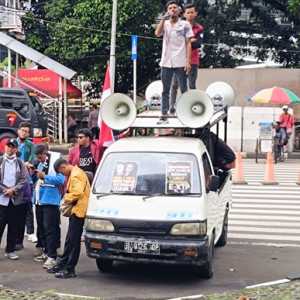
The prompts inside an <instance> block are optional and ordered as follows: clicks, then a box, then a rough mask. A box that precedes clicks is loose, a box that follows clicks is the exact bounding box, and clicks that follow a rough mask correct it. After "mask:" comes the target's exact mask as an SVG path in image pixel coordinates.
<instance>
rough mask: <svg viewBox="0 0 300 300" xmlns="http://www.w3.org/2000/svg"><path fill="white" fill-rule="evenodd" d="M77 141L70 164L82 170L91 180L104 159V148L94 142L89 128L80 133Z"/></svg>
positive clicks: (81, 130) (71, 151)
mask: <svg viewBox="0 0 300 300" xmlns="http://www.w3.org/2000/svg"><path fill="white" fill-rule="evenodd" d="M77 141H78V144H77V145H76V146H75V147H73V148H71V149H70V151H69V157H68V162H69V163H70V164H71V165H73V166H78V167H79V168H81V169H82V170H83V171H85V172H86V173H87V175H88V176H89V178H90V179H91V177H93V176H94V174H95V172H96V169H97V166H98V164H99V162H100V159H101V157H102V154H103V153H102V148H101V147H100V146H99V144H98V143H97V141H93V134H92V132H91V131H90V130H89V129H88V128H83V129H80V130H79V131H78V134H77Z"/></svg>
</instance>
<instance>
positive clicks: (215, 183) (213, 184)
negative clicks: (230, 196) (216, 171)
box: [209, 175, 220, 192]
mask: <svg viewBox="0 0 300 300" xmlns="http://www.w3.org/2000/svg"><path fill="white" fill-rule="evenodd" d="M219 185H220V177H219V176H217V175H211V176H210V177H209V191H210V192H217V191H218V189H219Z"/></svg>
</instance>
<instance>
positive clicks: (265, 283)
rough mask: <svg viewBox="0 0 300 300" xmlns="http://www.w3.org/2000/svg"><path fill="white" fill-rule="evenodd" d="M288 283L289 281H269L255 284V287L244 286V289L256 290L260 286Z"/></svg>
mask: <svg viewBox="0 0 300 300" xmlns="http://www.w3.org/2000/svg"><path fill="white" fill-rule="evenodd" d="M288 282H290V280H289V279H286V278H285V279H279V280H275V281H269V282H264V283H259V284H255V285H249V286H246V289H256V288H259V287H262V286H270V285H277V284H283V283H288Z"/></svg>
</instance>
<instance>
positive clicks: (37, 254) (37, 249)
mask: <svg viewBox="0 0 300 300" xmlns="http://www.w3.org/2000/svg"><path fill="white" fill-rule="evenodd" d="M43 253H44V251H43V248H40V247H36V248H35V251H34V253H33V256H34V257H37V256H41V255H42V254H43Z"/></svg>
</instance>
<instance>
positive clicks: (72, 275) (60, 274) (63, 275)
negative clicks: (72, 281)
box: [54, 270, 77, 279]
mask: <svg viewBox="0 0 300 300" xmlns="http://www.w3.org/2000/svg"><path fill="white" fill-rule="evenodd" d="M54 276H55V277H56V278H59V279H68V278H75V277H77V275H76V274H75V272H74V271H68V270H62V271H60V272H57V273H55V275H54Z"/></svg>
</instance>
